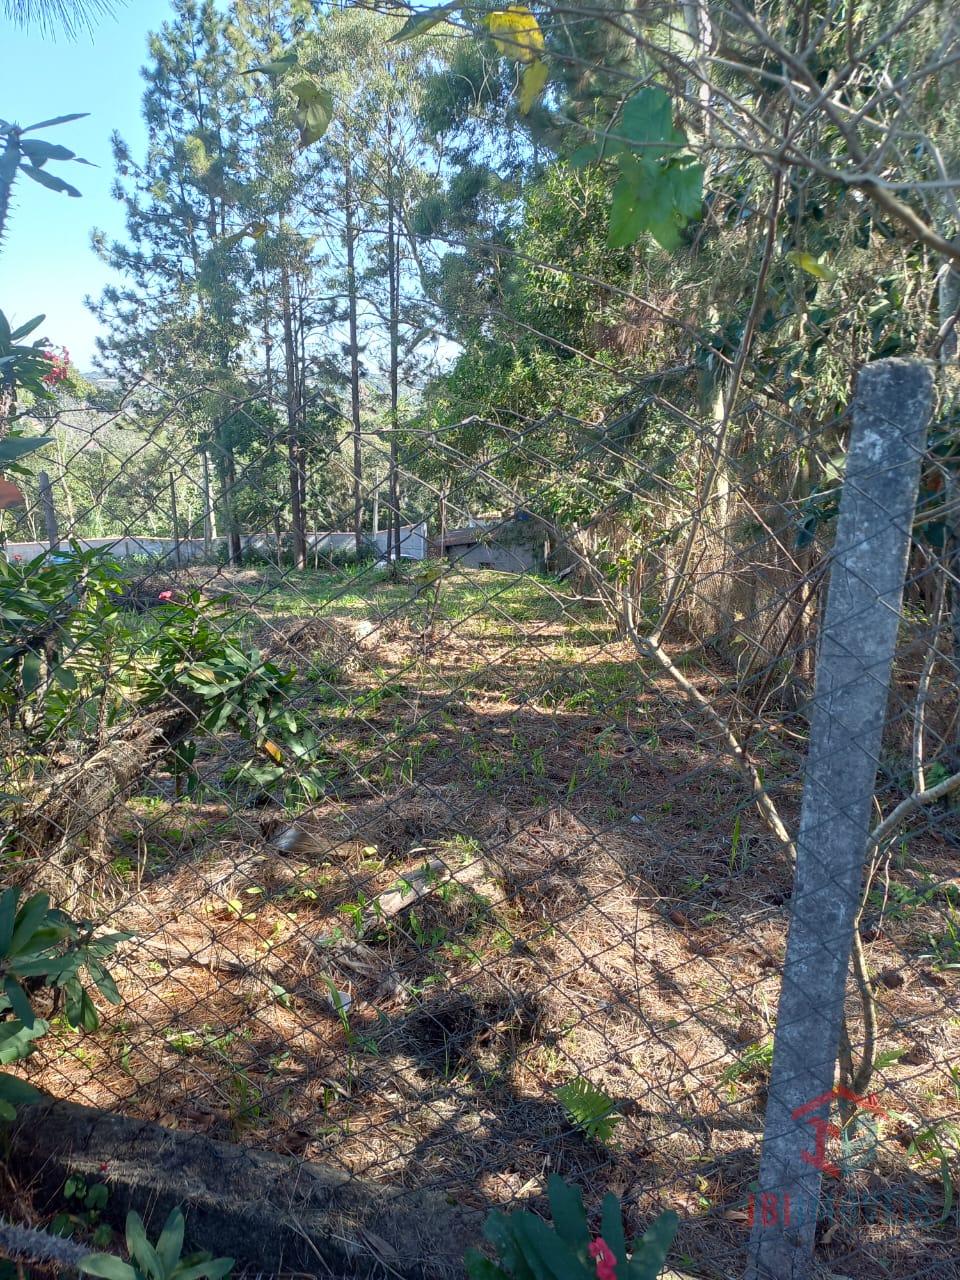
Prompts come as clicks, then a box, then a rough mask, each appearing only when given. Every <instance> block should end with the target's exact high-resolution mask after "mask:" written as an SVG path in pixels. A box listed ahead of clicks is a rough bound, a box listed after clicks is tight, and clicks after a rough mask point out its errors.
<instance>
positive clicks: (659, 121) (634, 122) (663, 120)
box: [616, 89, 687, 160]
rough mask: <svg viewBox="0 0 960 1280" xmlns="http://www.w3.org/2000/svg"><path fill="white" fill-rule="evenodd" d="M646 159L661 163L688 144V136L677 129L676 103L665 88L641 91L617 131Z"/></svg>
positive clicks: (625, 109) (625, 113) (627, 106)
mask: <svg viewBox="0 0 960 1280" xmlns="http://www.w3.org/2000/svg"><path fill="white" fill-rule="evenodd" d="M616 132H617V133H618V134H619V135H620V137H621V138H623V139H625V140H626V141H627V142H628V143H629V144H630V146H631V147H636V148H638V149H640V150H642V152H643V158H644V159H646V160H659V159H660V158H661V157H663V156H666V155H669V154H670V153H671V152H673V151H676V150H677V148H678V147H682V146H684V144H685V143H686V140H687V139H686V135H685V134H684V133H683V132H682V131H681V130H680V129H675V128H674V127H673V104H672V102H671V101H670V98H669V96H668V95H667V94H666V93H664V91H663V90H662V89H641V90H640V92H639V93H635V94H634V96H633V97H632V98H631V99H630V101H629V102H628V103H627V104H626V106H625V107H624V108H623V115H622V117H621V119H620V127H619V128H618V129H617V130H616Z"/></svg>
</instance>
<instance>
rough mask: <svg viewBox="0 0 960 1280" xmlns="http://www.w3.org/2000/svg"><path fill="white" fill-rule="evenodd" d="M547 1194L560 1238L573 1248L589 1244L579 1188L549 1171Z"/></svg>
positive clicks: (588, 1233) (584, 1211) (588, 1232)
mask: <svg viewBox="0 0 960 1280" xmlns="http://www.w3.org/2000/svg"><path fill="white" fill-rule="evenodd" d="M547 1195H548V1196H549V1198H550V1212H551V1214H552V1215H553V1221H554V1224H555V1226H556V1228H557V1235H558V1236H559V1237H560V1239H561V1240H565V1241H566V1242H567V1244H569V1245H572V1246H573V1247H574V1248H579V1247H580V1246H581V1245H587V1244H589V1242H590V1231H589V1228H588V1226H587V1214H586V1210H585V1209H584V1207H583V1196H582V1194H581V1192H580V1188H579V1187H573V1186H570V1185H569V1184H568V1183H566V1182H564V1180H563V1179H562V1178H561V1177H560V1175H559V1174H558V1173H551V1175H550V1177H549V1178H548V1179H547Z"/></svg>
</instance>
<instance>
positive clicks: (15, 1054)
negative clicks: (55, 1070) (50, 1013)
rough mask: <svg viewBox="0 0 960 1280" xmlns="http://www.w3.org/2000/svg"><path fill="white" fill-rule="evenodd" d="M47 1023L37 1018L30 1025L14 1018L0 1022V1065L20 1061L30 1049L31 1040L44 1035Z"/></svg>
mask: <svg viewBox="0 0 960 1280" xmlns="http://www.w3.org/2000/svg"><path fill="white" fill-rule="evenodd" d="M46 1031H47V1023H45V1022H44V1021H43V1020H42V1019H40V1018H38V1019H37V1020H36V1022H35V1023H34V1024H33V1026H32V1027H25V1026H24V1025H23V1023H21V1022H19V1021H17V1020H16V1019H10V1020H9V1021H8V1022H4V1023H2V1024H0V1066H4V1067H5V1066H9V1064H10V1063H11V1062H20V1061H21V1059H23V1058H25V1057H26V1056H27V1054H28V1053H29V1052H30V1049H31V1042H32V1041H34V1040H38V1039H39V1038H40V1036H42V1035H45V1034H46Z"/></svg>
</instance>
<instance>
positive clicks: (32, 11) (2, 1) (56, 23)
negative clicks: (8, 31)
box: [0, 0, 122, 36]
mask: <svg viewBox="0 0 960 1280" xmlns="http://www.w3.org/2000/svg"><path fill="white" fill-rule="evenodd" d="M121 2H122V0H121ZM117 3H118V0H0V12H2V13H3V15H4V17H5V18H7V20H8V21H10V22H13V23H14V24H15V25H16V26H18V27H24V28H28V27H39V29H40V30H41V31H56V30H58V29H59V30H61V31H64V32H66V34H67V35H68V36H73V35H76V34H77V32H78V31H81V30H83V29H87V30H89V29H90V28H91V27H92V26H93V22H94V20H95V19H96V18H99V17H102V16H103V15H104V14H108V13H112V12H113V10H114V9H115V8H116V6H117Z"/></svg>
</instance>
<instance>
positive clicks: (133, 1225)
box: [126, 1209, 165, 1280]
mask: <svg viewBox="0 0 960 1280" xmlns="http://www.w3.org/2000/svg"><path fill="white" fill-rule="evenodd" d="M126 1228H127V1229H126V1239H127V1252H128V1253H129V1254H130V1256H131V1258H133V1259H134V1260H135V1261H136V1262H137V1264H138V1265H139V1267H140V1270H141V1271H142V1272H143V1273H144V1274H145V1275H147V1276H150V1277H151V1280H165V1277H164V1274H163V1268H162V1267H161V1266H160V1259H159V1258H158V1257H157V1251H156V1249H154V1247H153V1245H152V1244H151V1243H150V1241H149V1240H148V1239H147V1233H146V1231H145V1230H144V1226H143V1220H142V1219H141V1217H140V1215H139V1213H135V1212H134V1210H133V1209H131V1210H130V1212H129V1213H128V1214H127V1223H126Z"/></svg>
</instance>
